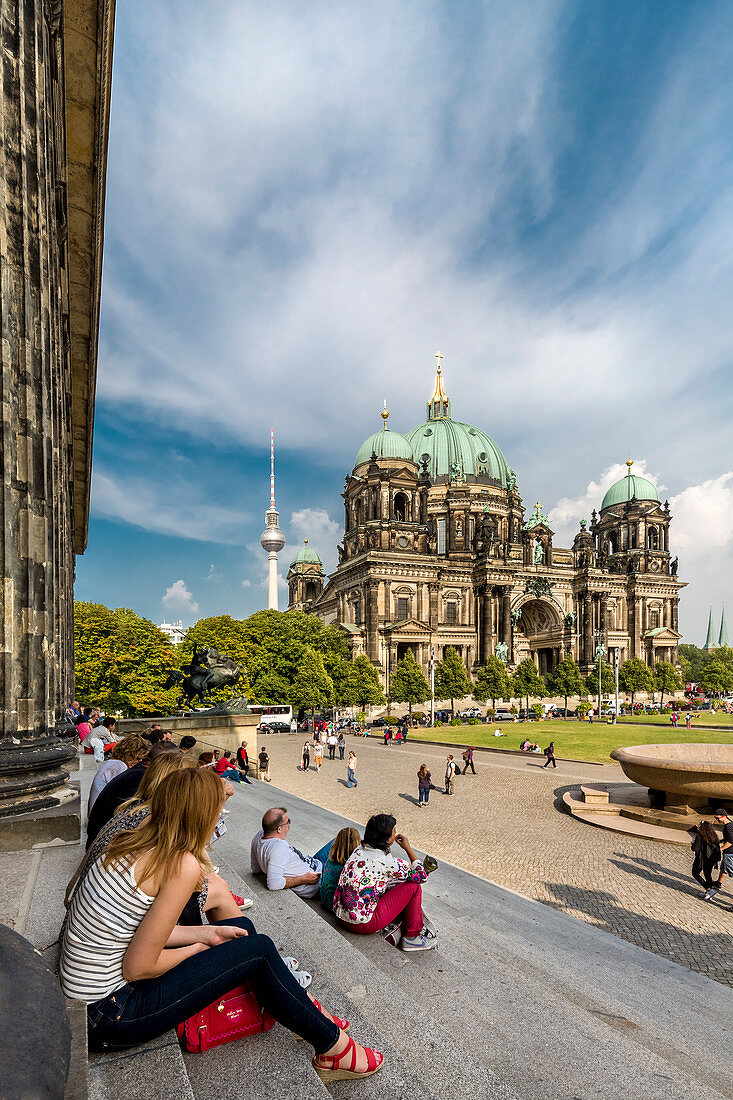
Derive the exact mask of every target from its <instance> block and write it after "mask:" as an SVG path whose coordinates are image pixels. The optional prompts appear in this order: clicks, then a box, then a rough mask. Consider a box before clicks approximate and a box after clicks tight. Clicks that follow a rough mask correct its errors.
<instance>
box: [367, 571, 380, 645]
mask: <svg viewBox="0 0 733 1100" xmlns="http://www.w3.org/2000/svg"><path fill="white" fill-rule="evenodd" d="M378 601H379V581H369V582H368V584H367V647H368V648H367V656H368V657H369V660H370V661H372V663H373V664H377V663H378V661H379V635H378V628H379V602H378Z"/></svg>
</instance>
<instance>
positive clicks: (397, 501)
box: [394, 493, 410, 523]
mask: <svg viewBox="0 0 733 1100" xmlns="http://www.w3.org/2000/svg"><path fill="white" fill-rule="evenodd" d="M394 518H395V519H396V521H397V522H398V523H405V522H406V521H407V520H409V518H410V504H409V501H408V499H407V496H406V495H405V494H404V493H395V498H394Z"/></svg>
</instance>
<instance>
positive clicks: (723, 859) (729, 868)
mask: <svg viewBox="0 0 733 1100" xmlns="http://www.w3.org/2000/svg"><path fill="white" fill-rule="evenodd" d="M713 816H714V818H715V821H716V823H717V824H718V825H719V826H721V827H722V829H723V839H722V841H721V844H720V874H719V876H718V881H717V882H714V883H713V886H712V890H708V893H707V895H706V901H710V900H711V899H712V898H714V897H715V895H716V894H717V893H718V892H719V891H720V890H722V889H723V880H724V879H725V878H726V876H727V875H733V821H731V818H730V815H729V814H728V811H727V810H723V809H717V810H716V811H715V813H714V814H713Z"/></svg>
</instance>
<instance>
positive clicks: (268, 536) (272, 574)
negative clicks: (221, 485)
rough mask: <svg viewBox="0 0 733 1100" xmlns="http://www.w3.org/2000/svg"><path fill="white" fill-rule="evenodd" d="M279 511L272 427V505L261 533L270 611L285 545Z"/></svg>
mask: <svg viewBox="0 0 733 1100" xmlns="http://www.w3.org/2000/svg"><path fill="white" fill-rule="evenodd" d="M279 519H280V515H279V512H278V510H277V508H276V507H275V429H274V428H271V429H270V507H269V508H268V509H267V511H266V512H265V524H266V526H265V530H264V531H263V532H262V534H261V535H260V546H261V547H262V549H263V550H264V551H265V552H266V554H267V558H268V585H267V588H268V601H267V606H268V608H269V609H270V611H277V609H278V607H277V555H278V554H279V552H280V551H281V550H282V548H283V546H284V545H285V536H284V535H283V533H282V531H281V530H280V526H279V523H278V520H279Z"/></svg>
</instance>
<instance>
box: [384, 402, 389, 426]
mask: <svg viewBox="0 0 733 1100" xmlns="http://www.w3.org/2000/svg"><path fill="white" fill-rule="evenodd" d="M388 417H389V412H388V411H387V398H386V397H385V399H384V408H383V409H382V421H383V423H382V429H383V430H384V429H386V427H387V418H388Z"/></svg>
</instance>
